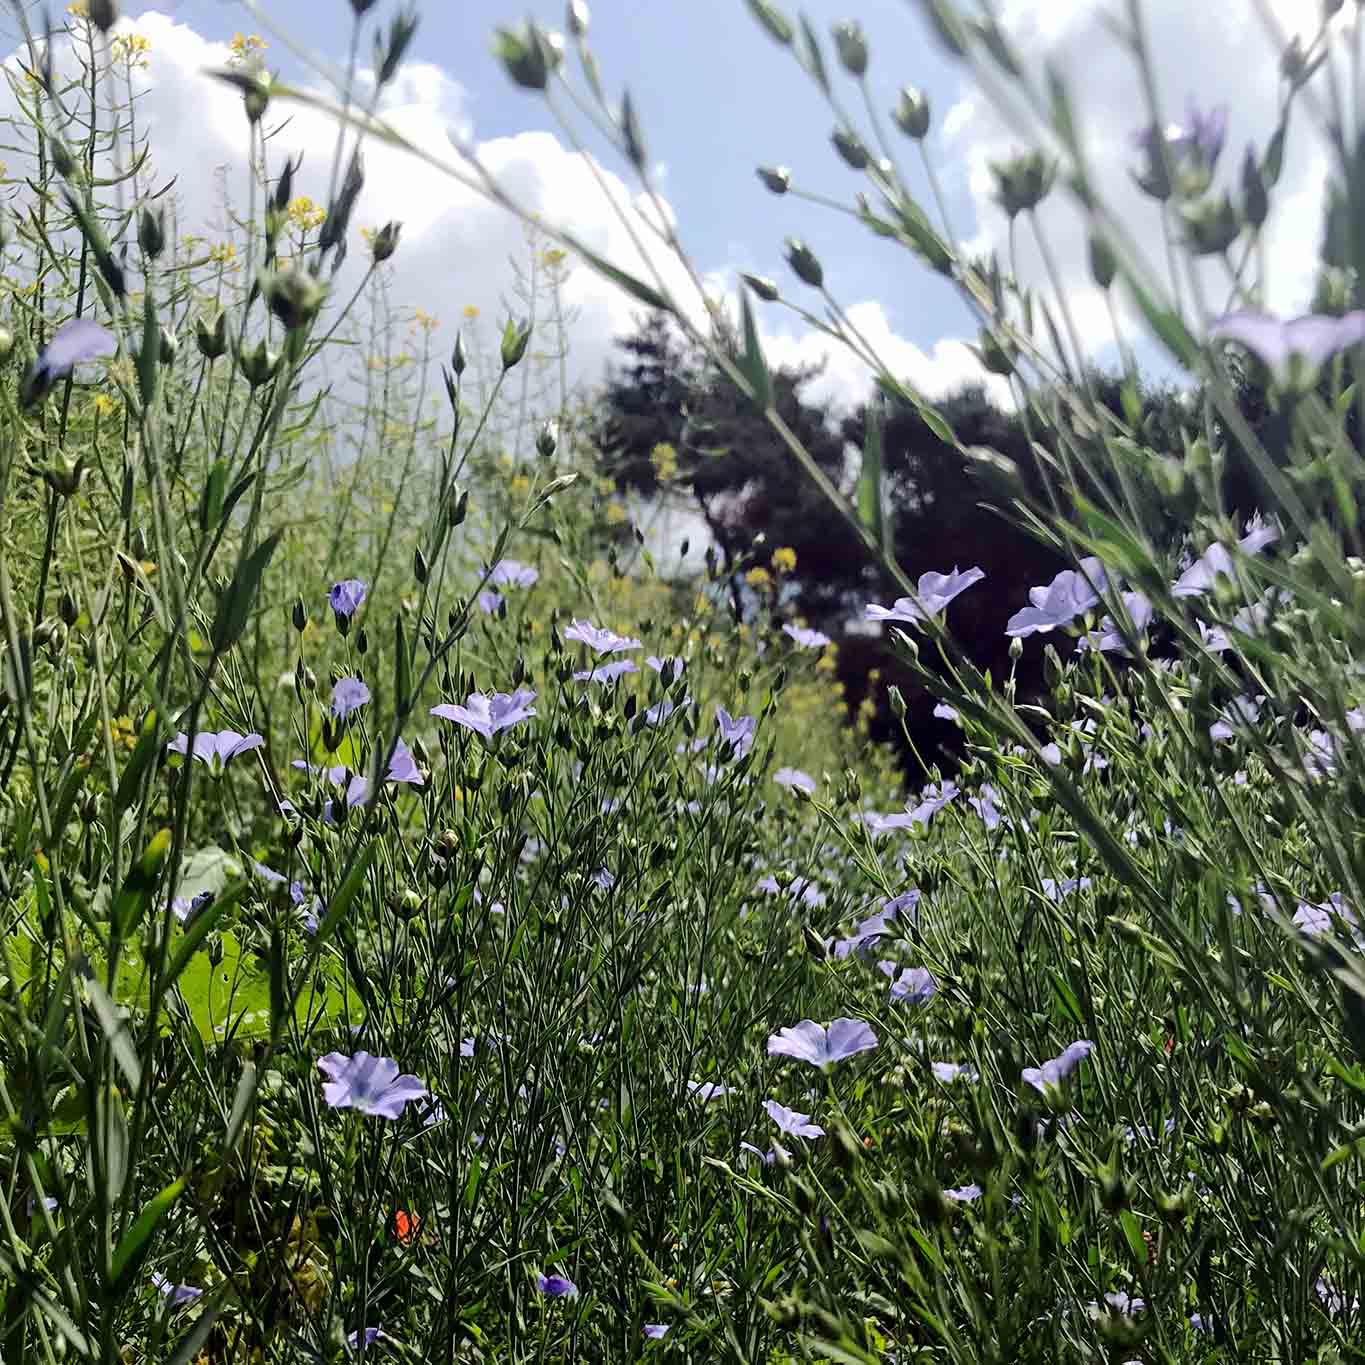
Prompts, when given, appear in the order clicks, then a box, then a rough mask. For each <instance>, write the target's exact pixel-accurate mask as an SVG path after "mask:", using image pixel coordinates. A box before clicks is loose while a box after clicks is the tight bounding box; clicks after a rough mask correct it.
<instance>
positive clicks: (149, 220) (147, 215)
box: [137, 208, 166, 261]
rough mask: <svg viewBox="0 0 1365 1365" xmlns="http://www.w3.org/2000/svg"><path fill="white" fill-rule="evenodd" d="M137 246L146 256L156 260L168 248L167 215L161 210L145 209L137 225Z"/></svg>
mask: <svg viewBox="0 0 1365 1365" xmlns="http://www.w3.org/2000/svg"><path fill="white" fill-rule="evenodd" d="M137 244H138V246H139V247H141V248H142V253H143V255H144V256H147V257H149V258H150V259H151V260H153V261H154V260H156V258H157V257H158V256H160V255H161V253H162V251H164V250H165V248H166V215H165V214H164V213H163V212H162V210H161V209H159V208H157V209H153V208H144V209H143V210H142V214H141V216H140V217H139V218H138V224H137Z"/></svg>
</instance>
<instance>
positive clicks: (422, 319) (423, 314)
mask: <svg viewBox="0 0 1365 1365" xmlns="http://www.w3.org/2000/svg"><path fill="white" fill-rule="evenodd" d="M412 322H413V326H415V327H420V328H421V329H422V330H423V331H424V332H434V331H435V330H436V329H437V328H438V327H439V326H440V325H441V320H440V319H439V318H436V317H433V316H432V315H431V314H430V313H428V312H427V311H426V310H425V309H423V308H414V309H413V310H412Z"/></svg>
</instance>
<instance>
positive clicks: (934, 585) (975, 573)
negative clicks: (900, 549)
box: [863, 566, 986, 626]
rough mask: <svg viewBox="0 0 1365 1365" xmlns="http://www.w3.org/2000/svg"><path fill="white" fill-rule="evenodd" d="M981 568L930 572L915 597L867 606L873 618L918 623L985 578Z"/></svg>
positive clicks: (870, 619)
mask: <svg viewBox="0 0 1365 1365" xmlns="http://www.w3.org/2000/svg"><path fill="white" fill-rule="evenodd" d="M985 576H986V575H985V572H984V571H983V570H982V569H979V568H971V569H963V570H962V571H961V572H959V571H958V569H957V567H956V566H954V568H953V570H952V572H951V573H946V574H945V573H934V572H932V571H931V572H929V573H925V574H921V575H920V580H919V588H918V591H917V592H916V593H915V595H914V596H913V597H898V598H897V599H896V601H895V605H894V606H890V607H883V606H879V605H878V604H877V603H875V602H869V603H868V604H867V606H866V607H865V608H864V609H863V615H864V617H865V618H866V619H867V620H869V621H892V622H899V623H901V624H903V625H910V626H913V625H916V624H918V623H919V622H920V621H927V620H928V619H929V618H930V617H931V616H937V615H938V614H939V612H941V611H942V610H943V609H944V607H946V606H947V605H948V603H949V602H951V601H952V600H953V598H955V597H956V596H957V595H958V594H959V593H961V592H965V591H966V590H967V589H968V588H970V587H971V586H972V584H973V583H979V582H980V581H981V580H982V579H983V578H985Z"/></svg>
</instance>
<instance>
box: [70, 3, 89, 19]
mask: <svg viewBox="0 0 1365 1365" xmlns="http://www.w3.org/2000/svg"><path fill="white" fill-rule="evenodd" d="M66 12H67V13H68V14H69V15H70V16H71V17H72V18H73V19H88V18H89V17H90V7H89V6H88V5H87V4H86V3H85V0H71V3H70V4H69V5H68V6H67V7H66Z"/></svg>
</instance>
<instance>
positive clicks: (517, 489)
mask: <svg viewBox="0 0 1365 1365" xmlns="http://www.w3.org/2000/svg"><path fill="white" fill-rule="evenodd" d="M507 486H508V488H509V489H510V490H511V493H512V496H513V497H514V498H522V497H525V496H526V494H527V493H529V492H530V491H531V480H530V479H528V478H527V477H526V475H525V474H518V475H516V476H515V477H514V478H513V479H512V482H511V483H509V484H508V485H507Z"/></svg>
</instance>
